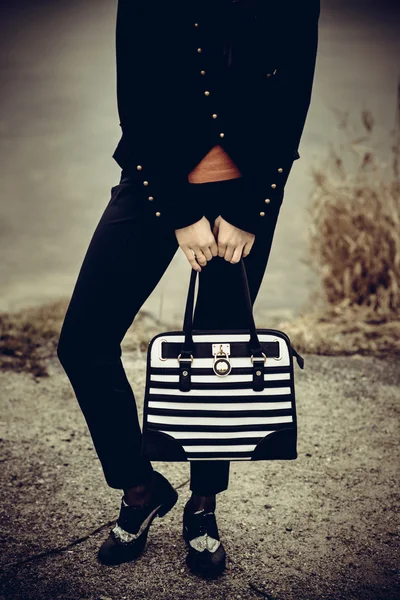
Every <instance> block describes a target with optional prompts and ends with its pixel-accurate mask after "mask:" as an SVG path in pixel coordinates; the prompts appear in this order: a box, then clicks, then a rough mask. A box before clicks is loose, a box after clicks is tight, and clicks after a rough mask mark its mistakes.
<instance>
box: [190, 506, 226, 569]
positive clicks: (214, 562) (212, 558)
mask: <svg viewBox="0 0 400 600" xmlns="http://www.w3.org/2000/svg"><path fill="white" fill-rule="evenodd" d="M182 535H183V538H184V540H185V542H186V545H187V548H188V554H187V556H186V564H187V566H188V567H189V569H190V570H191V571H193V572H195V573H198V574H200V575H205V576H209V577H213V576H216V575H219V574H220V573H221V572H222V571H223V570H224V569H225V559H226V553H225V548H224V546H223V545H222V542H221V540H220V537H219V533H218V526H217V521H216V518H215V513H214V511H212V510H205V509H202V510H199V511H196V512H194V513H190V512H189V511H188V510H187V509H186V507H185V510H184V512H183V530H182Z"/></svg>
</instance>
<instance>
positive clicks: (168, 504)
mask: <svg viewBox="0 0 400 600" xmlns="http://www.w3.org/2000/svg"><path fill="white" fill-rule="evenodd" d="M177 501H178V492H177V491H176V490H175V488H174V489H173V491H172V490H171V496H170V498H168V500H166V501H165V502H163V504H162V506H160V508H159V509H158V512H157V515H158V516H159V517H163V516H164V515H166V514H167V512H169V511H170V510H171V508H173V507H174V506H175V504H176V503H177Z"/></svg>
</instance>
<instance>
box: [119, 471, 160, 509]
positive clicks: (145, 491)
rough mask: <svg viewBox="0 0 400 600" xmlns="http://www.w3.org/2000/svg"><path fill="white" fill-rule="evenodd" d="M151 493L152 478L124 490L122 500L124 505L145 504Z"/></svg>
mask: <svg viewBox="0 0 400 600" xmlns="http://www.w3.org/2000/svg"><path fill="white" fill-rule="evenodd" d="M152 491H153V478H150V479H149V480H148V481H146V482H145V483H142V484H140V485H136V486H133V487H131V488H128V489H124V496H123V499H124V501H125V502H126V504H129V505H132V504H135V505H136V504H146V503H147V502H148V501H149V500H150V498H151V494H152Z"/></svg>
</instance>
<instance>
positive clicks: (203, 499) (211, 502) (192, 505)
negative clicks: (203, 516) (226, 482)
mask: <svg viewBox="0 0 400 600" xmlns="http://www.w3.org/2000/svg"><path fill="white" fill-rule="evenodd" d="M186 506H187V510H189V511H191V512H194V511H196V510H202V509H204V510H212V511H214V510H215V508H216V496H215V495H213V496H200V495H199V494H195V493H194V492H192V495H191V496H190V498H189V500H188V502H187V503H186Z"/></svg>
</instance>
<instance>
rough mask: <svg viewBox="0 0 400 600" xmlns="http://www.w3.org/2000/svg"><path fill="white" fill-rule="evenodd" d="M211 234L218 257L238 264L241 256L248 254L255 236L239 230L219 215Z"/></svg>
mask: <svg viewBox="0 0 400 600" xmlns="http://www.w3.org/2000/svg"><path fill="white" fill-rule="evenodd" d="M213 234H214V236H215V239H216V240H217V244H218V256H221V257H222V258H224V259H225V260H227V261H228V262H230V263H238V262H239V261H240V259H241V257H242V256H243V258H244V257H245V256H247V255H248V254H250V250H251V248H252V246H253V244H254V240H255V238H256V236H255V235H254V233H250V232H249V231H244V230H243V229H239V228H238V227H235V226H234V225H231V224H230V223H228V221H225V219H223V218H222V217H221V215H219V216H218V217H217V218H216V219H215V221H214V226H213Z"/></svg>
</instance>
